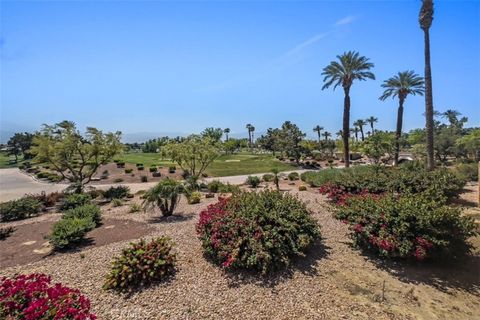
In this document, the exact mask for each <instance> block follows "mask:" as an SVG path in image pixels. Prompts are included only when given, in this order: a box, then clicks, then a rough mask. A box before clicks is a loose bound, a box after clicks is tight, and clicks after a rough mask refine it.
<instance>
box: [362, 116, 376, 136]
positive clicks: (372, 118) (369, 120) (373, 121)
mask: <svg viewBox="0 0 480 320" xmlns="http://www.w3.org/2000/svg"><path fill="white" fill-rule="evenodd" d="M365 121H367V122H368V123H369V124H370V128H372V131H371V133H372V134H373V133H374V132H375V130H374V129H373V124H374V123H377V122H378V118H375V117H374V116H370V117H368V118H367V119H366V120H365Z"/></svg>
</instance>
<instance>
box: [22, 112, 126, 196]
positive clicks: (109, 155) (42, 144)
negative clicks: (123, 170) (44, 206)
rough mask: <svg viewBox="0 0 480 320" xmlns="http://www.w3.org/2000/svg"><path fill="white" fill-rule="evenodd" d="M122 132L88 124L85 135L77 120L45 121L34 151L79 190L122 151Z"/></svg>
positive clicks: (40, 159) (35, 141)
mask: <svg viewBox="0 0 480 320" xmlns="http://www.w3.org/2000/svg"><path fill="white" fill-rule="evenodd" d="M120 137H121V132H119V131H117V132H115V133H103V132H102V131H100V130H98V129H96V128H91V127H88V128H87V131H86V134H85V136H82V135H81V134H80V132H79V131H78V130H77V129H76V126H75V124H74V123H73V122H70V121H63V122H60V123H57V124H54V125H51V126H50V125H44V126H43V128H42V130H41V132H40V133H39V134H38V135H37V136H35V137H34V139H33V146H32V148H31V152H32V154H33V155H35V158H34V161H36V162H46V163H48V164H49V165H50V167H51V169H52V170H55V171H56V172H58V173H59V174H60V175H61V176H62V177H63V178H64V179H66V180H68V181H70V182H71V184H72V187H74V188H75V191H76V192H81V191H82V190H83V187H84V185H85V184H87V183H89V182H90V180H91V179H92V177H93V175H94V174H95V172H96V171H97V169H98V167H99V166H100V165H103V164H107V163H108V162H110V161H111V160H112V159H113V157H114V156H115V155H117V154H118V153H120V152H121V151H122V148H123V146H122V144H121V143H120Z"/></svg>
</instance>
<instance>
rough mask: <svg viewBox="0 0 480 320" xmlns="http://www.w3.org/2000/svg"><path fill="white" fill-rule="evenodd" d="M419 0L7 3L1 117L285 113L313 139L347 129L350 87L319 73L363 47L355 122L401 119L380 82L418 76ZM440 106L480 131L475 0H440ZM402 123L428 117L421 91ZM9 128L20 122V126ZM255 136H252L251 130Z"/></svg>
mask: <svg viewBox="0 0 480 320" xmlns="http://www.w3.org/2000/svg"><path fill="white" fill-rule="evenodd" d="M419 6H420V1H348V2H347V1H305V2H299V1H281V2H280V1H277V2H276V1H258V2H257V1H238V2H232V1H215V2H203V1H202V2H200V1H194V2H170V1H168V2H167V1H165V2H163V1H144V2H142V1H89V2H86V1H34V2H28V1H2V2H1V8H0V9H1V17H0V20H1V35H0V48H1V57H0V63H1V65H0V68H1V69H0V80H1V83H0V85H1V87H0V89H1V97H0V99H1V100H0V101H1V113H0V124H1V125H2V127H3V129H5V130H13V129H15V130H16V129H18V130H22V129H29V130H33V129H37V128H38V127H39V126H40V125H41V124H42V123H54V122H58V121H61V120H63V119H69V120H73V121H75V122H76V123H77V124H78V125H79V127H81V128H84V127H85V126H96V127H98V128H101V129H104V130H121V131H123V132H124V133H136V132H159V133H160V132H161V133H190V132H199V131H201V130H202V129H203V128H205V127H207V126H215V127H217V126H218V127H222V128H224V127H229V128H231V130H232V132H234V133H244V131H245V129H244V128H245V124H246V123H252V124H253V125H254V126H255V127H256V131H257V132H262V131H265V130H266V129H267V128H268V127H277V126H280V125H281V123H282V122H283V121H285V120H291V121H293V122H295V123H297V124H298V125H299V126H300V127H301V129H303V130H304V131H306V132H307V133H308V134H309V135H312V136H313V135H314V133H313V132H312V128H313V127H314V126H315V125H317V124H319V125H321V126H324V127H325V128H327V130H328V131H331V132H336V131H338V130H339V129H340V127H341V120H342V104H343V93H342V91H341V90H336V91H332V90H326V91H322V90H321V87H322V76H321V72H322V68H323V67H324V66H326V65H327V64H328V63H329V62H330V61H331V60H333V59H334V58H335V56H336V55H337V54H340V53H342V52H344V51H347V50H356V51H359V52H360V53H361V54H362V55H365V56H367V57H369V58H370V59H371V61H372V62H373V63H374V64H375V68H374V69H373V71H374V73H375V75H376V77H377V80H375V81H368V82H360V83H355V84H354V86H353V89H352V92H351V97H352V112H351V116H352V121H353V120H355V119H358V118H366V117H368V116H370V115H374V116H377V117H378V118H379V123H378V127H379V128H381V129H388V130H392V129H394V127H395V117H396V107H397V104H396V101H392V100H388V101H386V102H381V101H379V100H378V97H379V96H380V94H381V88H380V84H381V82H382V81H383V80H384V79H386V78H388V77H390V76H392V75H394V74H396V73H397V72H398V71H401V70H407V69H413V70H415V71H416V72H418V73H420V74H423V34H422V32H421V30H420V28H419V26H418V10H419ZM431 50H432V69H433V86H434V105H435V108H436V109H438V110H440V111H442V110H445V109H449V108H452V109H457V110H459V111H460V112H462V113H463V114H464V115H466V116H468V118H469V120H470V121H469V123H468V125H470V126H480V80H479V77H478V75H479V74H480V54H479V52H480V2H478V1H436V12H435V20H434V22H433V26H432V29H431ZM405 107H406V110H405V118H404V127H405V129H406V130H408V129H411V128H414V127H420V126H423V125H424V119H423V117H422V113H423V110H424V101H423V98H421V97H409V98H408V99H407V102H406V106H405ZM12 128H13V129H12ZM245 135H246V133H245Z"/></svg>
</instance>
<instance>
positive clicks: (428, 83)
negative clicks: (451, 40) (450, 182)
mask: <svg viewBox="0 0 480 320" xmlns="http://www.w3.org/2000/svg"><path fill="white" fill-rule="evenodd" d="M418 21H419V23H420V28H421V29H422V30H423V35H424V43H425V118H426V120H425V121H426V124H425V128H426V131H427V168H428V170H433V169H434V168H435V158H434V151H433V134H434V132H433V130H434V122H433V94H432V68H431V66H430V27H431V26H432V21H433V0H422V7H421V8H420V14H419V17H418Z"/></svg>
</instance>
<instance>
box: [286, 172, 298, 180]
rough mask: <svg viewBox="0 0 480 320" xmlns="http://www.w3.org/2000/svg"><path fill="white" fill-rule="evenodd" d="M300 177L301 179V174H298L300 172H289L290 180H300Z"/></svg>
mask: <svg viewBox="0 0 480 320" xmlns="http://www.w3.org/2000/svg"><path fill="white" fill-rule="evenodd" d="M298 179H300V175H299V174H298V172H290V173H289V174H288V180H290V181H295V180H298Z"/></svg>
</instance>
